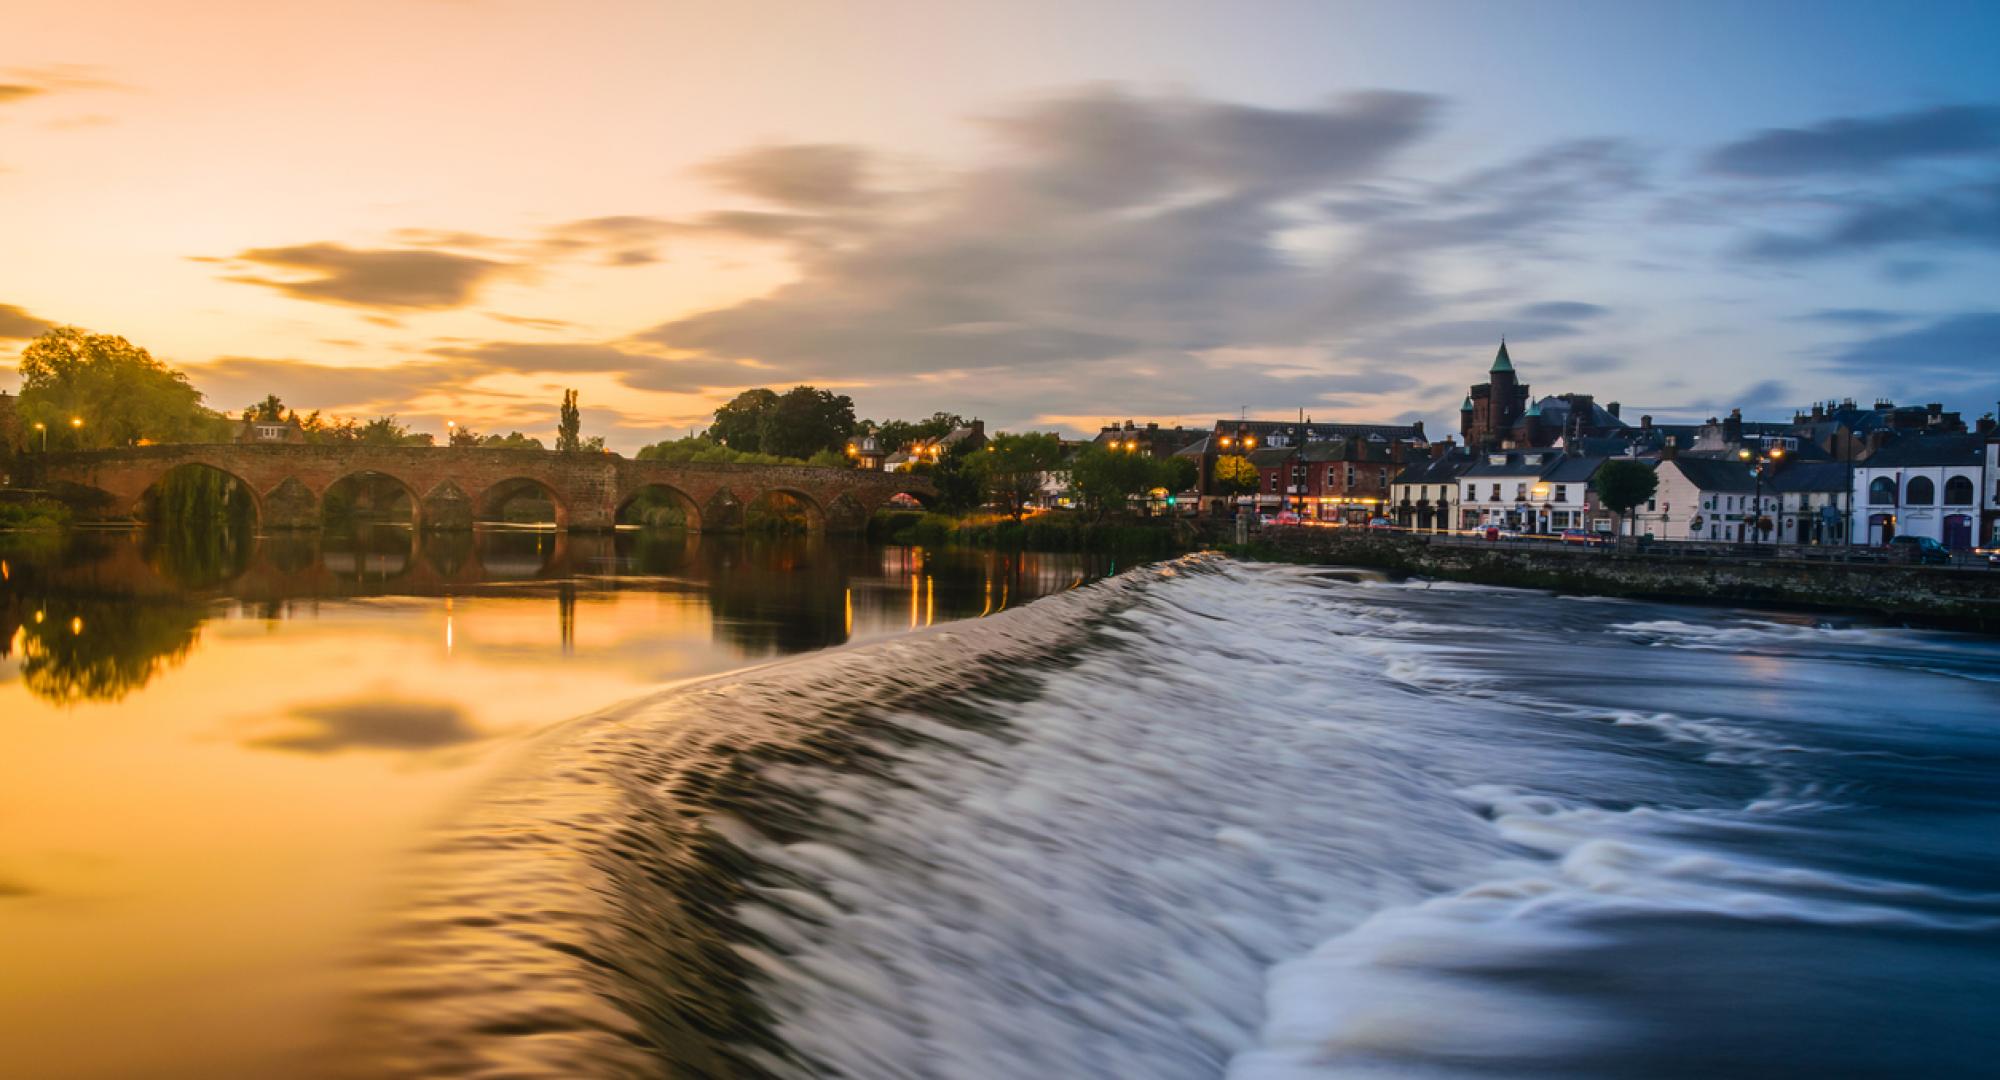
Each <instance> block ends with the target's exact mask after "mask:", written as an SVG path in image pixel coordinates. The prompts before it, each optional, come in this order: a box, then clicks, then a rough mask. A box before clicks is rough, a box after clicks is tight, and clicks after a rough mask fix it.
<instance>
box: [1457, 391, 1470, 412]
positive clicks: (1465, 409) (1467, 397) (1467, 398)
mask: <svg viewBox="0 0 2000 1080" xmlns="http://www.w3.org/2000/svg"><path fill="white" fill-rule="evenodd" d="M1458 411H1459V412H1471V411H1472V395H1471V394H1467V395H1465V404H1463V405H1460V406H1459V407H1458Z"/></svg>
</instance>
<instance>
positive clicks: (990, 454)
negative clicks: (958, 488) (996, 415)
mask: <svg viewBox="0 0 2000 1080" xmlns="http://www.w3.org/2000/svg"><path fill="white" fill-rule="evenodd" d="M973 457H974V460H975V461H976V462H977V463H978V466H979V471H980V474H981V479H983V480H984V481H985V486H986V492H987V495H988V496H989V497H991V498H992V499H993V501H995V502H997V503H999V504H1000V505H1001V506H1004V507H1006V508H1007V514H1008V516H1009V517H1012V518H1013V519H1014V520H1015V521H1019V520H1021V513H1022V511H1023V510H1025V509H1026V508H1027V505H1028V502H1029V501H1030V500H1032V499H1033V498H1034V497H1035V496H1036V495H1038V494H1040V493H1041V490H1042V477H1043V475H1045V474H1047V473H1050V472H1054V471H1055V470H1057V469H1059V468H1061V467H1062V457H1063V449H1062V440H1061V439H1059V438H1057V437H1056V436H1054V435H1046V434H1032V433H1030V434H1026V435H996V436H994V437H993V438H992V439H991V440H989V441H988V442H987V443H986V450H985V452H983V453H977V454H975V455H973Z"/></svg>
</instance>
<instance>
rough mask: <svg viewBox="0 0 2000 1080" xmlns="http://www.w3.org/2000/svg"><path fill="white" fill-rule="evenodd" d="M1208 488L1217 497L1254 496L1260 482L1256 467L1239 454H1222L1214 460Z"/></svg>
mask: <svg viewBox="0 0 2000 1080" xmlns="http://www.w3.org/2000/svg"><path fill="white" fill-rule="evenodd" d="M1209 479H1210V486H1212V487H1213V488H1215V493H1216V494H1217V495H1227V496H1231V497H1234V496H1237V495H1254V494H1256V493H1257V488H1258V486H1259V484H1260V483H1261V482H1262V481H1260V480H1259V479H1258V476H1257V466H1255V465H1252V464H1250V459H1249V458H1247V457H1244V456H1242V455H1241V454H1224V455H1222V456H1221V457H1219V458H1216V459H1215V471H1214V474H1213V475H1212V476H1211V477H1210V478H1209Z"/></svg>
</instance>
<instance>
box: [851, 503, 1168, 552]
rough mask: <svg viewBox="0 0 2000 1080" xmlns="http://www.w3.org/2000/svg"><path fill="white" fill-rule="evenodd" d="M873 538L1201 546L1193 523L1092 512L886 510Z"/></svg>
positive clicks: (984, 544)
mask: <svg viewBox="0 0 2000 1080" xmlns="http://www.w3.org/2000/svg"><path fill="white" fill-rule="evenodd" d="M868 538H869V539H870V540H875V541H879V542H882V543H890V544H917V545H922V546H926V547H936V546H946V545H956V546H959V547H975V548H995V549H1001V550H1012V551H1106V552H1118V553H1120V554H1132V555H1145V556H1164V555H1177V554H1180V553H1182V552H1187V551H1192V550H1194V549H1195V548H1197V547H1200V546H1201V536H1200V534H1199V533H1198V532H1197V531H1196V530H1195V529H1194V528H1193V527H1192V526H1191V525H1189V524H1188V523H1186V522H1182V521H1174V520H1169V519H1164V518H1108V519H1098V518H1094V517H1092V516H1090V515H1087V514H1081V513H1065V512H1061V511H1045V512H1043V513H1039V514H1035V515H1032V516H1030V517H1026V518H1023V519H1022V520H1020V521H1013V520H1011V519H1009V518H1007V517H1005V516H1001V515H995V514H985V515H975V516H970V517H952V516H949V515H946V514H927V513H921V512H918V511H914V510H910V511H886V512H883V513H879V514H876V515H875V517H874V518H873V519H871V520H870V521H869V523H868Z"/></svg>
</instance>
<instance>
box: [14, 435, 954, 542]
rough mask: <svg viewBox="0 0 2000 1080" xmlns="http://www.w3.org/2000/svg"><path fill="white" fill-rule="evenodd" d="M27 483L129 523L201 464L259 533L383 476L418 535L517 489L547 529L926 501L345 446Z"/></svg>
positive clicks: (151, 450) (820, 513)
mask: <svg viewBox="0 0 2000 1080" xmlns="http://www.w3.org/2000/svg"><path fill="white" fill-rule="evenodd" d="M30 464H31V467H32V469H33V475H34V477H35V480H36V482H38V483H40V484H43V485H45V486H49V487H52V488H56V489H59V490H69V491H71V492H73V493H91V492H95V493H98V496H97V497H98V498H99V499H100V501H102V502H103V503H104V504H105V505H107V506H108V507H109V508H110V514H111V516H130V515H132V514H134V513H136V512H137V510H138V508H139V505H140V503H141V500H143V499H144V498H145V495H146V492H147V491H149V490H150V489H151V488H152V487H153V486H154V485H155V484H157V483H159V482H160V480H161V479H162V478H163V477H165V476H166V474H167V473H168V472H170V471H172V470H174V469H177V468H181V467H183V466H188V465H200V466H205V467H208V468H212V469H217V470H220V471H221V472H224V473H226V474H228V475H230V476H233V477H235V478H236V479H237V480H239V481H240V482H242V483H243V484H244V485H245V486H246V487H247V488H248V489H249V490H250V491H251V492H252V493H253V495H254V497H255V502H256V506H257V512H258V515H259V520H260V522H261V524H262V525H263V526H264V527H265V528H274V529H277V528H311V527H317V526H318V525H319V523H320V518H321V514H322V512H323V506H324V499H325V497H326V493H327V491H328V489H330V488H332V487H333V485H335V484H336V483H339V482H340V481H342V480H344V479H348V478H350V477H355V476H360V475H365V474H366V475H375V476H381V477H386V478H388V479H389V480H393V481H395V482H396V483H398V484H400V485H402V487H403V488H404V489H405V490H406V491H407V492H408V493H409V495H410V499H411V506H412V512H413V514H414V515H415V516H416V518H417V521H416V524H418V525H419V526H421V527H424V528H431V529H457V528H470V527H471V525H472V523H473V522H474V521H475V520H477V519H479V518H480V517H481V515H482V513H485V512H490V511H491V509H492V507H493V506H494V505H495V504H496V503H497V502H499V501H504V498H505V496H506V495H507V493H509V492H511V491H518V490H521V489H524V488H527V487H533V488H537V489H539V490H540V491H542V492H543V493H545V494H546V495H547V497H548V498H549V500H550V502H551V503H552V504H553V505H554V507H555V515H556V524H557V525H558V526H559V527H561V528H565V529H579V530H582V529H608V528H611V527H612V526H614V525H615V524H617V520H618V514H619V511H620V510H621V509H623V508H624V507H625V506H626V505H627V504H628V503H629V502H631V501H632V500H633V499H634V498H636V497H638V496H639V495H640V494H641V493H643V492H645V491H647V490H648V489H654V488H659V489H665V490H667V491H669V492H671V493H673V495H674V496H676V498H677V500H679V501H683V502H684V503H685V504H686V505H687V507H688V508H689V509H690V511H691V513H690V514H689V527H690V528H694V529H702V530H706V531H710V532H727V531H731V530H732V529H740V528H741V527H742V522H743V515H744V512H745V511H746V510H747V509H748V508H749V507H751V506H753V505H755V504H756V503H757V502H758V501H759V500H762V499H764V498H765V497H767V496H769V495H771V494H773V493H783V494H786V495H790V496H792V497H793V498H796V499H798V500H800V501H801V502H802V503H804V504H805V505H806V506H807V508H808V511H809V516H810V517H811V518H812V519H813V522H814V525H815V527H823V528H826V529H828V530H831V531H836V532H842V531H856V530H859V529H860V528H861V527H862V526H863V525H865V524H866V522H867V519H868V516H869V515H870V514H872V513H874V511H876V510H878V509H880V508H881V507H882V506H883V505H884V504H886V503H887V502H888V501H889V500H890V499H891V498H893V497H894V496H895V495H897V494H898V493H907V494H909V495H912V496H914V497H916V498H919V499H924V500H927V499H929V498H930V497H931V496H932V495H934V494H935V491H936V489H935V487H934V486H933V485H932V484H931V482H930V479H929V478H928V477H925V476H921V475H912V474H907V473H882V472H874V471H871V470H860V469H840V468H821V467H817V466H809V465H677V464H669V463H666V462H657V461H636V460H633V459H630V458H626V457H622V456H619V455H617V454H562V453H555V452H551V451H546V450H500V449H484V448H480V449H471V448H458V447H401V446H355V445H296V444H288V445H283V446H260V445H244V444H229V443H217V444H181V445H168V446H141V447H132V448H129V449H120V450H98V451H68V452H59V453H53V454H45V455H43V454H38V455H32V460H31V462H30Z"/></svg>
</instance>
